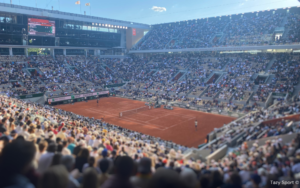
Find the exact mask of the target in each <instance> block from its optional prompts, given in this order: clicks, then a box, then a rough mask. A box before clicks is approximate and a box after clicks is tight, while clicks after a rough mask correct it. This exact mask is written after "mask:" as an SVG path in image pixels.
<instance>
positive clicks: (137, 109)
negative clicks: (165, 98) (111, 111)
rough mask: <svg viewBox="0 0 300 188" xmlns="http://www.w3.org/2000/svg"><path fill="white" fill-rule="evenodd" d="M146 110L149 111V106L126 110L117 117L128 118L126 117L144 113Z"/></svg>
mask: <svg viewBox="0 0 300 188" xmlns="http://www.w3.org/2000/svg"><path fill="white" fill-rule="evenodd" d="M146 110H150V109H149V106H144V107H141V108H136V109H132V110H126V111H123V112H120V113H119V117H123V116H128V115H131V114H135V113H138V112H142V111H146Z"/></svg>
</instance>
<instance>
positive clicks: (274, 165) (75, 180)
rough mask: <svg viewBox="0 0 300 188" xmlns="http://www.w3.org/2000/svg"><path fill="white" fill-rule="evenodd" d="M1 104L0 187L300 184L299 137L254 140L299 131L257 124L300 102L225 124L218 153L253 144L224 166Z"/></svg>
mask: <svg viewBox="0 0 300 188" xmlns="http://www.w3.org/2000/svg"><path fill="white" fill-rule="evenodd" d="M0 101H1V102H0V104H1V106H0V111H1V114H0V119H1V123H0V132H1V137H0V143H1V144H0V146H1V147H0V175H1V181H0V187H48V188H67V187H72V188H79V187H87V188H88V187H89V188H90V187H95V188H99V187H101V188H102V187H103V188H106V187H141V188H144V187H145V188H150V187H161V188H165V187H172V188H173V187H174V188H177V187H178V188H183V187H186V188H198V187H199V188H200V187H201V188H206V187H207V188H211V187H215V188H217V187H274V185H272V184H271V183H270V181H271V180H272V181H282V180H286V181H287V180H289V181H295V180H297V179H298V173H300V171H299V168H298V166H299V164H300V150H299V149H298V148H299V144H300V137H299V135H298V136H296V137H295V138H294V139H293V140H292V141H291V142H289V143H282V140H281V139H280V138H279V139H276V140H274V139H273V140H268V141H266V144H265V145H260V146H259V145H258V144H257V143H256V142H255V143H254V144H253V145H252V146H251V145H249V146H248V145H247V142H246V141H249V140H255V139H256V138H257V134H256V133H261V132H263V131H264V133H265V136H264V137H270V136H278V135H282V134H286V133H287V134H289V133H291V132H293V133H297V132H298V133H299V132H300V127H299V123H298V124H297V123H296V124H294V125H293V126H291V127H287V124H288V123H289V121H280V122H277V123H275V124H274V125H268V126H260V127H253V126H249V124H251V125H254V124H255V123H256V122H261V121H264V120H269V119H274V118H278V117H284V116H285V115H290V114H294V113H298V112H299V107H300V106H299V104H298V103H293V104H286V103H285V102H280V103H278V104H277V105H275V106H274V107H272V108H271V109H266V110H259V111H257V112H254V113H249V114H248V115H246V116H245V117H244V118H242V119H240V120H239V121H237V122H234V123H233V124H228V125H224V126H223V127H222V128H221V129H219V130H217V132H218V134H220V136H219V138H220V139H219V142H218V147H219V146H221V145H222V144H224V143H226V142H227V141H229V140H230V138H232V137H233V136H234V135H236V134H238V133H240V131H239V130H245V129H248V131H247V134H246V135H245V136H244V137H245V142H244V143H243V144H242V145H241V146H240V147H238V148H237V149H235V150H233V151H232V152H229V154H228V155H227V156H226V157H224V158H223V159H222V160H220V161H214V160H212V161H206V162H205V161H201V160H199V159H193V158H185V156H184V151H186V149H187V148H186V147H184V146H180V145H177V144H174V143H172V142H167V141H163V140H160V139H157V138H154V137H151V136H148V135H144V134H141V133H137V132H133V131H130V130H126V129H124V128H121V127H118V126H115V125H111V124H108V123H106V122H105V121H103V120H95V119H93V118H87V117H82V116H79V115H76V114H73V113H71V112H66V111H63V110H58V109H55V108H52V107H49V106H43V105H36V104H30V103H25V102H22V101H19V100H17V99H14V98H10V97H6V96H1V97H0ZM228 130H232V131H233V133H231V134H229V135H228V133H227V132H228ZM20 156H22V157H20ZM293 186H294V185H289V187H293ZM278 187H283V186H282V185H278Z"/></svg>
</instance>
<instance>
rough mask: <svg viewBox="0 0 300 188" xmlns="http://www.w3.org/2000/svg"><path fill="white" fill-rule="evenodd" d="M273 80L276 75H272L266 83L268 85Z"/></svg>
mask: <svg viewBox="0 0 300 188" xmlns="http://www.w3.org/2000/svg"><path fill="white" fill-rule="evenodd" d="M273 78H275V75H274V74H270V75H269V76H268V78H267V80H266V82H265V83H266V84H270V83H272V80H273Z"/></svg>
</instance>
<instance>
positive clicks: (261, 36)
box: [132, 11, 299, 50]
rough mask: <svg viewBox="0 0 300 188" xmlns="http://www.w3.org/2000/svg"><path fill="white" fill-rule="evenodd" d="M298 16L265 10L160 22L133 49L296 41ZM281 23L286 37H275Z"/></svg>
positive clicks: (267, 43) (268, 43)
mask: <svg viewBox="0 0 300 188" xmlns="http://www.w3.org/2000/svg"><path fill="white" fill-rule="evenodd" d="M286 20H287V21H286ZM298 20H299V14H298V13H289V14H286V13H283V12H275V13H274V12H273V11H266V12H260V13H248V14H241V15H238V16H232V17H222V18H205V19H196V20H189V21H182V22H175V23H167V24H159V25H154V26H153V28H152V29H151V31H150V32H149V33H148V34H147V35H146V36H145V37H144V38H143V39H142V40H141V41H140V42H139V43H138V44H137V45H135V46H134V47H133V48H132V50H158V49H184V48H206V47H216V46H245V45H255V46H257V45H270V44H274V43H275V42H277V43H278V42H279V41H280V42H282V41H283V40H285V41H290V42H299V41H298V40H299V39H298V38H299V37H298V36H299V28H298V26H299V23H298ZM280 27H284V28H285V30H288V33H289V35H288V38H289V39H285V38H282V37H283V36H280V38H278V37H277V35H275V30H276V29H277V28H280ZM275 36H276V37H277V38H276V37H275Z"/></svg>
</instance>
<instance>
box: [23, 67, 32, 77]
mask: <svg viewBox="0 0 300 188" xmlns="http://www.w3.org/2000/svg"><path fill="white" fill-rule="evenodd" d="M22 71H23V72H24V73H25V74H26V75H28V76H31V74H30V72H29V71H28V70H27V69H26V68H23V69H22Z"/></svg>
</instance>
